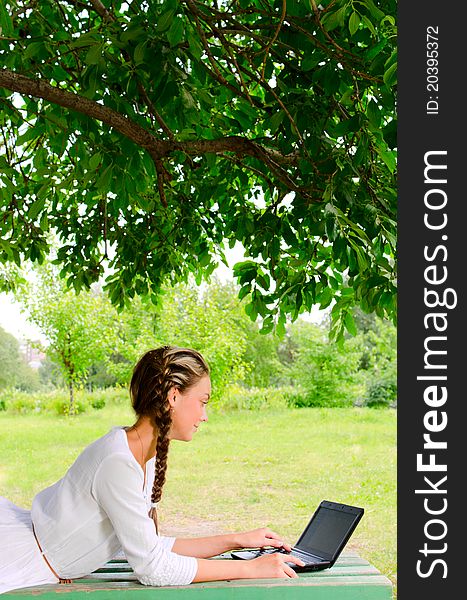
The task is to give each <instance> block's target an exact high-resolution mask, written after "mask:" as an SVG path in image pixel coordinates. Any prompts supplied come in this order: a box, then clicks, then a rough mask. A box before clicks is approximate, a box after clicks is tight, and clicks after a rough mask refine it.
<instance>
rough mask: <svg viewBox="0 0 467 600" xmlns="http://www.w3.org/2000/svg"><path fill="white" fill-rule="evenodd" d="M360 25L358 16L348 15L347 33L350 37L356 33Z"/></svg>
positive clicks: (354, 13)
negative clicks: (348, 32)
mask: <svg viewBox="0 0 467 600" xmlns="http://www.w3.org/2000/svg"><path fill="white" fill-rule="evenodd" d="M359 25H360V15H359V14H358V13H357V12H355V11H354V12H353V13H352V14H351V15H350V19H349V31H350V35H354V33H355V32H356V31H358V27H359Z"/></svg>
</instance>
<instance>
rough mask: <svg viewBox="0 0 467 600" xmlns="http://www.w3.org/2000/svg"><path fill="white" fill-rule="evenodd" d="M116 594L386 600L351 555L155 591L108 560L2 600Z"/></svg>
mask: <svg viewBox="0 0 467 600" xmlns="http://www.w3.org/2000/svg"><path fill="white" fill-rule="evenodd" d="M227 557H228V555H226V554H225V555H222V558H227ZM117 592H120V594H122V595H124V597H121V600H125V599H128V600H130V599H133V598H137V600H149V599H150V598H151V599H157V600H159V599H162V600H177V599H178V598H183V600H197V599H202V600H210V599H212V600H217V599H218V600H224V599H225V600H263V599H264V600H279V599H280V600H295V599H301V598H311V599H312V600H392V584H391V582H390V580H389V579H388V578H387V577H384V576H383V575H381V573H380V572H379V571H378V570H377V569H376V568H375V567H373V566H372V565H370V564H369V563H368V562H367V561H366V560H363V559H362V558H360V557H359V556H357V555H356V554H353V553H348V554H342V555H341V556H340V558H339V559H338V561H337V562H336V564H335V565H334V566H333V567H332V568H331V569H327V570H325V571H320V572H315V573H303V574H300V577H299V578H298V579H242V580H234V581H215V582H211V583H192V584H191V585H188V586H170V587H158V588H151V587H147V586H144V585H141V584H140V583H139V582H138V581H137V580H136V578H135V576H134V574H133V571H132V569H131V567H129V565H128V563H127V562H126V561H121V560H114V561H111V562H109V563H107V564H106V565H105V567H103V568H102V569H98V570H97V571H95V572H94V573H92V574H91V575H89V576H87V577H83V578H82V579H76V580H74V581H73V583H71V584H62V585H58V584H57V585H44V586H38V587H31V588H24V589H22V590H14V591H12V592H6V593H5V594H2V600H10V599H11V600H19V599H20V598H23V597H25V596H28V597H29V596H34V597H36V598H37V599H38V600H48V599H50V598H56V597H57V594H58V595H60V596H62V595H66V600H77V599H78V598H79V599H80V600H83V599H84V598H85V597H86V596H88V595H89V594H93V595H95V596H96V599H95V600H117V599H116V596H115V593H117ZM97 596H98V597H97Z"/></svg>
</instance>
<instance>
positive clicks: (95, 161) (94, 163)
mask: <svg viewBox="0 0 467 600" xmlns="http://www.w3.org/2000/svg"><path fill="white" fill-rule="evenodd" d="M101 160H102V155H101V154H100V153H99V152H97V153H96V154H93V155H92V156H91V158H90V159H89V168H90V169H91V170H92V171H95V170H96V169H97V167H98V166H99V165H100V163H101Z"/></svg>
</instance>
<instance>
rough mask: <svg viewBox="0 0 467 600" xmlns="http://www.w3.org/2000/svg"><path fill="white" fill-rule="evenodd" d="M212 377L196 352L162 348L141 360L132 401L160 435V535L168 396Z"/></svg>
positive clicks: (154, 496)
mask: <svg viewBox="0 0 467 600" xmlns="http://www.w3.org/2000/svg"><path fill="white" fill-rule="evenodd" d="M205 375H209V367H208V365H207V363H206V361H205V360H204V358H203V357H202V356H201V354H200V353H199V352H197V351H196V350H192V349H190V348H179V347H177V346H162V347H160V348H156V349H155V350H149V352H146V353H145V354H143V356H142V357H141V358H140V359H139V361H138V363H137V364H136V366H135V368H134V369H133V375H132V378H131V382H130V397H131V402H132V406H133V410H134V411H135V413H136V415H137V416H138V417H149V419H150V420H151V423H152V425H153V427H154V432H155V434H156V435H157V441H156V463H155V475H154V484H153V487H152V492H151V510H150V511H149V516H150V517H152V519H153V520H154V524H155V527H156V531H157V532H158V521H157V509H156V505H157V503H158V502H159V500H160V499H161V496H162V488H163V486H164V482H165V474H166V470H167V455H168V452H169V444H170V438H169V432H170V426H171V424H172V416H171V410H170V404H169V400H168V394H169V391H170V389H171V388H173V387H175V388H176V389H177V390H179V391H180V392H181V393H183V392H185V391H186V390H187V389H188V388H190V387H191V386H193V385H195V384H196V383H197V382H198V381H199V380H200V379H201V378H202V377H203V376H205Z"/></svg>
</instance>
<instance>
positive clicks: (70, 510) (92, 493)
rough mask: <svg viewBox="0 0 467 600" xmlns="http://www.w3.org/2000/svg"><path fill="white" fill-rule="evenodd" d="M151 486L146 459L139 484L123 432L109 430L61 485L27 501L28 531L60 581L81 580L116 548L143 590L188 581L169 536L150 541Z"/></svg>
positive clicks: (191, 562)
mask: <svg viewBox="0 0 467 600" xmlns="http://www.w3.org/2000/svg"><path fill="white" fill-rule="evenodd" d="M153 481H154V459H152V460H150V461H149V462H148V463H147V464H146V485H144V473H143V470H142V468H141V466H140V465H139V464H138V462H137V461H136V459H135V457H134V456H133V454H132V452H131V450H130V448H129V445H128V438H127V435H126V432H125V430H124V429H123V428H122V427H114V428H113V429H112V430H111V431H110V432H109V433H108V434H107V435H105V436H103V437H101V438H99V439H98V440H96V441H95V442H93V443H92V444H91V445H89V446H88V447H87V448H85V450H84V451H83V452H82V453H81V454H80V455H79V456H78V458H77V459H76V461H75V462H74V463H73V465H72V466H71V467H70V469H69V470H68V471H67V473H66V474H65V476H64V477H63V478H62V479H60V480H59V481H57V482H56V483H54V484H53V485H51V486H50V487H48V488H46V489H45V490H43V491H41V492H39V494H37V495H36V496H35V498H34V500H33V502H32V509H31V516H32V522H33V524H34V529H35V532H36V535H37V537H38V539H39V542H40V544H41V547H42V550H43V552H44V554H45V556H46V557H47V560H48V561H49V562H50V564H51V565H52V567H53V568H54V569H55V571H56V572H57V573H58V574H59V575H60V577H62V578H70V579H74V578H77V577H83V576H85V575H88V574H89V573H91V572H92V571H94V570H95V569H98V568H100V567H102V566H103V565H104V564H105V563H106V562H108V561H109V560H111V559H112V558H113V557H114V556H115V555H116V554H117V553H118V552H119V551H122V550H123V552H124V554H125V556H126V558H127V560H128V563H129V564H130V566H131V567H132V568H133V570H134V572H135V575H136V577H137V578H138V579H139V581H140V582H141V583H142V584H144V585H154V586H161V585H187V584H189V583H191V582H192V581H193V578H194V577H195V575H196V571H197V561H196V559H195V558H193V557H188V556H181V555H178V554H175V553H174V552H172V551H171V549H172V546H173V544H174V542H175V538H168V537H164V536H158V535H157V534H156V529H155V527H154V522H153V520H152V519H151V518H150V517H148V510H149V507H150V490H151V489H152V483H153ZM143 488H144V489H143ZM148 490H149V494H148ZM148 496H149V497H148Z"/></svg>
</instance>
